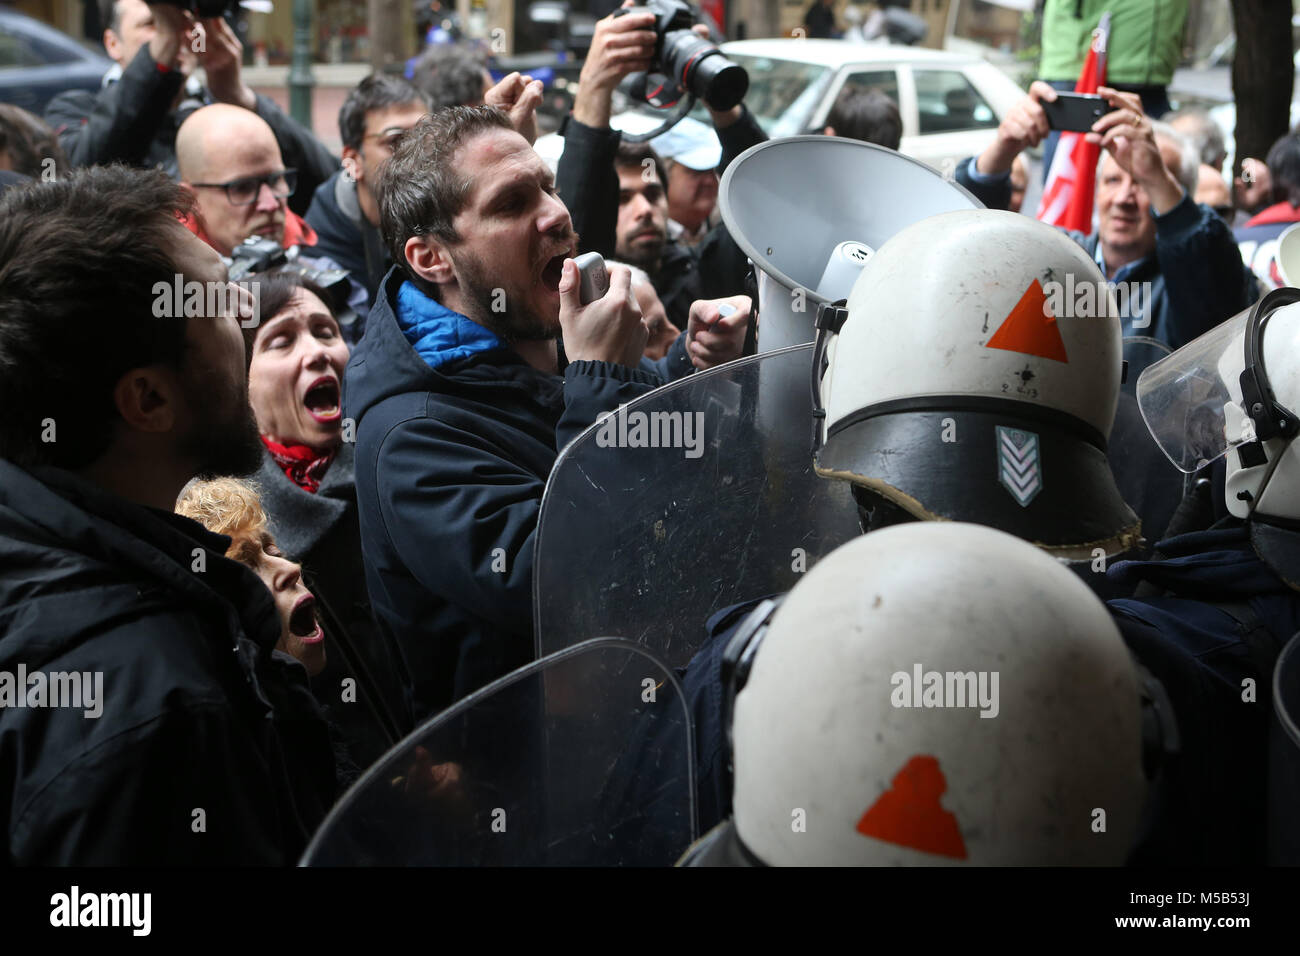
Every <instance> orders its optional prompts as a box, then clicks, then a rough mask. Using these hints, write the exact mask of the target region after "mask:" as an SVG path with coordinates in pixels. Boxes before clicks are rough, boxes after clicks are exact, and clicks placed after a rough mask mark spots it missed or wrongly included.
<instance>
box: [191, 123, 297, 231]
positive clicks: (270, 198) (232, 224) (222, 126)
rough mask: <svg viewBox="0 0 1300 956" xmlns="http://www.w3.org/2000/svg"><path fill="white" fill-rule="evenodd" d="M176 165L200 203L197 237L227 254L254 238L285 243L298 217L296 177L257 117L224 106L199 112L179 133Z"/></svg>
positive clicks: (197, 213)
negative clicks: (293, 200) (293, 197)
mask: <svg viewBox="0 0 1300 956" xmlns="http://www.w3.org/2000/svg"><path fill="white" fill-rule="evenodd" d="M176 163H177V167H178V171H179V174H180V180H181V185H183V186H184V187H185V188H186V189H189V190H190V191H191V192H193V193H194V195H195V197H196V199H197V200H198V208H197V211H196V214H195V218H196V220H197V225H198V230H197V231H198V235H199V237H200V238H201V239H203V240H204V241H205V242H207V244H208V245H210V246H212V248H214V249H216V250H217V252H219V253H221V254H222V255H223V256H228V255H230V253H231V251H232V250H233V249H234V248H235V246H237V245H239V244H240V243H241V242H243V241H244V240H245V239H247V238H248V237H250V236H266V237H269V238H272V239H274V240H275V241H276V242H278V243H280V244H281V245H285V244H286V243H285V238H286V229H285V224H286V222H289V221H290V219H289V217H290V216H293V219H294V220H297V219H298V217H297V216H294V215H293V214H292V213H291V212H290V210H289V207H288V200H289V195H290V192H291V188H290V187H292V186H293V185H294V183H293V179H294V174H293V173H290V172H286V170H285V165H284V160H283V159H282V158H281V156H280V145H279V143H277V142H276V139H275V134H274V133H273V132H272V131H271V127H270V126H268V125H267V123H266V121H265V120H263V119H262V118H261V117H260V116H258V115H257V114H256V113H252V112H249V111H248V110H245V109H241V108H239V107H238V106H229V105H226V104H224V103H216V104H213V105H212V106H205V107H203V109H201V110H195V111H194V112H193V113H191V114H190V116H189V118H188V119H186V120H185V122H184V123H182V124H181V128H180V130H179V131H178V132H177V134H176ZM298 223H301V220H298ZM295 227H296V231H297V233H298V236H299V237H300V236H301V235H302V226H301V225H297V224H295ZM295 238H296V237H295ZM288 244H289V245H292V244H293V243H288Z"/></svg>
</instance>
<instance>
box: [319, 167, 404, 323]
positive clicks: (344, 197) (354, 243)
mask: <svg viewBox="0 0 1300 956" xmlns="http://www.w3.org/2000/svg"><path fill="white" fill-rule="evenodd" d="M305 218H306V220H307V225H309V226H311V227H312V228H313V229H315V230H316V250H317V251H318V252H319V253H320V254H321V255H323V256H329V257H330V258H331V259H333V260H334V261H335V262H337V263H338V264H339V266H340V268H343V269H347V270H348V272H349V273H350V274H351V276H352V278H354V279H356V280H357V281H358V282H359V283H360V284H361V285H363V286H364V287H365V290H366V310H367V311H368V310H369V309H370V304H371V303H372V302H374V300H375V296H376V295H377V294H378V293H379V284H380V283H381V282H383V280H384V275H385V274H386V273H387V272H388V269H389V267H390V266H392V264H393V263H392V260H391V259H390V258H389V255H388V251H387V250H386V249H385V248H384V242H383V239H382V238H381V237H380V235H379V230H378V229H377V228H376V227H374V226H372V225H370V223H368V222H366V220H365V217H364V216H363V215H362V214H361V206H360V204H359V201H358V199H357V184H356V181H355V180H352V179H349V178H348V177H346V176H344V175H343V172H342V170H340V171H339V172H336V173H335V174H334V175H333V176H331V177H330V178H329V179H327V180H325V182H323V183H322V184H321V186H320V188H319V189H317V190H316V195H315V196H314V197H312V201H311V206H310V208H308V210H307V215H306V217H305ZM358 311H360V310H358Z"/></svg>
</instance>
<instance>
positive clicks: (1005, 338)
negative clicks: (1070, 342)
mask: <svg viewBox="0 0 1300 956" xmlns="http://www.w3.org/2000/svg"><path fill="white" fill-rule="evenodd" d="M984 347H985V348H989V349H1005V350H1006V351H1008V352H1020V353H1021V354H1023V355H1037V356H1039V357H1040V358H1048V359H1053V360H1055V361H1057V362H1065V363H1067V364H1068V363H1069V361H1070V359H1069V356H1067V355H1066V354H1065V343H1064V342H1063V341H1061V330H1060V329H1058V328H1057V327H1056V316H1054V315H1052V310H1051V309H1049V308H1048V307H1047V295H1046V294H1045V293H1044V292H1043V286H1042V283H1040V282H1039V281H1038V280H1037V279H1035V280H1034V281H1033V284H1031V285H1030V286H1029V288H1028V289H1026V290H1025V294H1024V295H1022V296H1021V297H1020V301H1019V302H1017V303H1016V305H1015V308H1013V309H1012V310H1011V314H1010V315H1008V316H1007V317H1006V319H1005V320H1004V321H1003V323H1002V325H1001V326H999V327H998V330H997V331H996V332H994V333H993V337H992V338H990V339H989V340H988V341H987V342H985V343H984Z"/></svg>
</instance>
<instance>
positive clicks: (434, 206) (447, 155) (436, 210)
mask: <svg viewBox="0 0 1300 956" xmlns="http://www.w3.org/2000/svg"><path fill="white" fill-rule="evenodd" d="M498 129H504V130H509V131H511V132H514V127H513V126H511V125H510V118H509V117H508V116H507V115H506V114H505V112H504V111H502V110H500V109H497V108H496V107H495V106H452V107H448V108H447V109H445V110H439V111H438V112H436V113H431V114H430V115H428V116H426V117H424V119H422V120H420V122H419V123H417V124H416V125H415V126H413V127H412V128H411V129H410V130H409V131H408V132H407V133H406V135H404V136H403V137H402V138H401V139H400V140H399V141H398V143H397V148H396V149H394V150H393V158H392V159H390V160H389V161H388V162H387V163H385V164H384V165H383V167H382V169H381V171H380V173H379V183H378V189H377V199H378V201H379V229H380V234H381V235H382V236H383V238H384V244H385V245H386V246H387V247H388V252H389V255H391V256H392V257H393V261H394V262H396V263H397V264H398V265H400V266H401V267H402V268H403V269H405V270H406V272H407V275H409V276H410V277H411V281H412V282H414V283H415V284H416V285H417V286H418V287H419V288H420V289H422V290H424V291H429V284H428V283H427V282H426V281H425V280H423V279H422V278H420V277H419V276H417V275H415V273H414V272H413V271H412V270H411V267H410V265H409V264H408V263H407V261H406V241H407V240H408V239H410V238H411V237H412V236H434V237H435V238H437V239H440V240H442V241H443V242H448V243H452V242H457V241H459V239H460V236H458V235H457V234H456V229H455V227H454V226H453V225H452V222H453V221H454V220H455V218H456V215H457V214H458V213H459V212H460V211H461V210H462V209H463V208H464V207H465V198H466V196H468V195H469V188H470V184H471V182H472V180H471V178H470V176H469V175H468V173H467V172H462V171H461V170H459V169H458V168H457V166H456V162H455V161H456V154H457V153H458V152H459V151H460V148H461V146H462V145H464V144H465V143H467V142H469V141H470V140H472V139H474V138H475V137H477V136H479V135H481V134H483V133H488V132H491V131H492V130H498Z"/></svg>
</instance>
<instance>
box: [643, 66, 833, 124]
mask: <svg viewBox="0 0 1300 956" xmlns="http://www.w3.org/2000/svg"><path fill="white" fill-rule="evenodd" d="M728 59H730V60H731V61H732V62H734V63H736V64H737V65H739V66H743V67H744V68H745V70H746V71H747V72H748V73H749V92H748V93H746V94H745V105H746V106H748V107H749V111H750V112H751V113H752V114H754V118H755V119H756V120H758V125H759V126H761V127H762V128H763V132H765V133H766V134H767V135H768V137H769V138H771V139H777V138H779V137H781V136H798V135H799V134H800V133H806V132H808V122H809V120H810V119H811V117H812V113H813V110H814V109H815V108H816V106H817V104H818V103H819V102H821V99H822V97H823V96H825V95H826V90H827V88H828V87H829V86H830V83H831V80H832V79H833V78H834V76H835V74H834V71H832V70H831V69H830V68H829V67H825V66H819V65H818V64H816V63H800V62H798V61H796V60H777V59H773V58H772V57H767V56H749V55H741V54H728ZM630 108H631V109H632V110H633V111H635V112H637V113H641V114H643V115H645V116H650V117H654V118H655V119H660V118H662V117H663V115H664V114H663V113H662V112H661V111H659V110H655V109H653V108H651V107H649V106H646V105H645V104H644V103H637V104H632V105H631V106H630ZM688 115H689V116H692V117H694V118H695V119H697V120H699V121H700V122H701V123H707V124H711V123H712V121H711V120H710V118H709V114H708V112H707V111H706V110H705V108H704V104H703V103H699V102H697V103H696V104H695V107H694V109H692V110H691V111H690V113H689V114H688ZM637 131H639V130H637Z"/></svg>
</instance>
